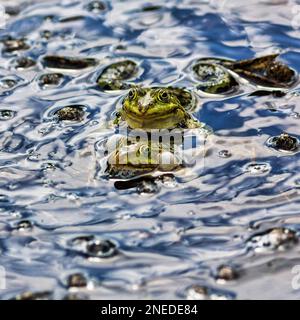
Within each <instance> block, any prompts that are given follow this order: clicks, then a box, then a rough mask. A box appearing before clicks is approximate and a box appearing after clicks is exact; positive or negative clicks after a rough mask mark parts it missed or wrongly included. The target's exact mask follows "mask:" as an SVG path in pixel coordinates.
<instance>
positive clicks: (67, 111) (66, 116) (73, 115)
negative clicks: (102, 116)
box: [54, 105, 85, 121]
mask: <svg viewBox="0 0 300 320" xmlns="http://www.w3.org/2000/svg"><path fill="white" fill-rule="evenodd" d="M84 114H85V112H84V106H81V105H74V106H66V107H63V108H61V109H59V110H57V111H55V113H54V115H56V116H57V117H58V120H59V121H81V120H82V119H83V117H84Z"/></svg>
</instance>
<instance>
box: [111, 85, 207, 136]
mask: <svg viewBox="0 0 300 320" xmlns="http://www.w3.org/2000/svg"><path fill="white" fill-rule="evenodd" d="M194 102H195V101H194V98H193V96H192V94H191V93H190V92H189V91H187V90H185V89H181V88H171V87H169V88H158V87H154V88H139V87H135V88H132V89H131V90H130V91H129V92H128V94H127V95H126V97H125V99H124V100H123V105H122V109H121V110H120V111H119V112H118V113H117V117H116V119H115V121H114V123H115V124H120V123H121V121H125V122H126V124H127V125H128V126H129V127H130V128H132V129H144V130H147V129H172V128H189V129H192V128H199V127H202V124H201V123H200V122H199V121H198V120H196V119H194V118H193V117H192V115H191V114H190V113H189V112H188V110H189V109H191V108H192V106H193V104H194Z"/></svg>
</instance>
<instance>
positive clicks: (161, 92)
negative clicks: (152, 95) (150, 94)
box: [158, 90, 170, 102]
mask: <svg viewBox="0 0 300 320" xmlns="http://www.w3.org/2000/svg"><path fill="white" fill-rule="evenodd" d="M158 99H159V101H162V102H168V101H169V99H170V95H169V93H168V92H167V91H166V90H159V92H158Z"/></svg>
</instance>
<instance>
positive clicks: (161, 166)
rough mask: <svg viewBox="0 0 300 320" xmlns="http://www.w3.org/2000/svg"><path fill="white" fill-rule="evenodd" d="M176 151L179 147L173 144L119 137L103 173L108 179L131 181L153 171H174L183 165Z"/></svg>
mask: <svg viewBox="0 0 300 320" xmlns="http://www.w3.org/2000/svg"><path fill="white" fill-rule="evenodd" d="M177 149H179V147H178V146H177V145H176V144H174V143H173V142H171V143H169V144H168V143H161V142H158V141H153V140H151V139H150V138H149V140H145V139H142V140H140V141H134V140H132V139H131V138H130V137H120V138H119V140H118V142H117V145H116V147H115V149H114V150H113V152H111V153H110V154H109V156H108V157H107V161H106V168H105V172H106V173H108V175H109V177H113V178H121V179H131V178H133V177H136V176H139V175H145V174H149V173H151V172H153V171H155V170H158V171H161V172H167V171H172V170H176V169H179V168H180V167H181V166H182V165H183V163H182V162H183V161H182V160H183V159H182V158H181V154H180V152H179V150H177Z"/></svg>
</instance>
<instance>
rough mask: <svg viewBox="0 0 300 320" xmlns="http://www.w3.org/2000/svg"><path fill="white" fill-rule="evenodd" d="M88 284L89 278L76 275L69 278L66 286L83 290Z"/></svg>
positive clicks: (79, 274)
mask: <svg viewBox="0 0 300 320" xmlns="http://www.w3.org/2000/svg"><path fill="white" fill-rule="evenodd" d="M87 283H88V280H87V278H86V277H85V275H84V274H82V273H74V274H71V275H69V276H68V278H67V280H66V284H67V287H68V288H74V287H76V288H80V287H81V288H82V287H86V286H87Z"/></svg>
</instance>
